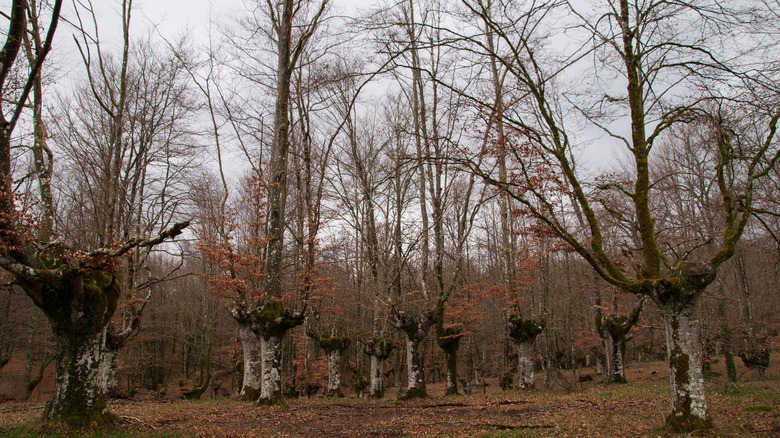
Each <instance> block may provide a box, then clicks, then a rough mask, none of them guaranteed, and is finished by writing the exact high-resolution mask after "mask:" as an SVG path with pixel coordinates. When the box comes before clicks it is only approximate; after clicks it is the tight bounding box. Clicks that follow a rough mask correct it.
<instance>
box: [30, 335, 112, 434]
mask: <svg viewBox="0 0 780 438" xmlns="http://www.w3.org/2000/svg"><path fill="white" fill-rule="evenodd" d="M104 336H105V331H101V332H98V333H83V332H79V331H72V332H68V333H56V334H55V336H54V338H55V341H56V343H57V358H56V367H57V376H56V384H55V388H54V396H53V398H52V400H51V401H50V402H49V404H48V405H47V406H46V409H45V411H44V415H43V417H44V419H46V420H54V421H61V422H64V423H66V424H69V425H72V426H90V425H92V424H94V423H97V424H103V423H107V422H112V421H114V420H115V419H116V417H115V416H114V415H113V414H110V413H109V412H108V410H107V409H106V399H105V394H104V393H103V388H102V387H101V385H100V384H99V377H100V365H101V362H102V357H101V355H102V351H101V347H102V345H103V338H104Z"/></svg>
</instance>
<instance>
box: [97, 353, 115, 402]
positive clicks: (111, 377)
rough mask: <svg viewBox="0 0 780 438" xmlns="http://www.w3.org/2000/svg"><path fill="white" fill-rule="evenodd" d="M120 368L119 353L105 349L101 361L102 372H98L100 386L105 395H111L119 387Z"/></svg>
mask: <svg viewBox="0 0 780 438" xmlns="http://www.w3.org/2000/svg"><path fill="white" fill-rule="evenodd" d="M118 366H119V351H117V350H114V349H111V348H104V350H103V358H102V360H101V361H100V370H99V372H98V386H100V388H101V391H103V393H104V394H111V393H113V392H115V391H116V389H117V387H119V376H118V374H117V367H118Z"/></svg>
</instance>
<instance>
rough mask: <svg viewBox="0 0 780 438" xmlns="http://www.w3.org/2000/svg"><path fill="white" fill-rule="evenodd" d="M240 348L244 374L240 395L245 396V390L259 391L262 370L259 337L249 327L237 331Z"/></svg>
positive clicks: (242, 327)
mask: <svg viewBox="0 0 780 438" xmlns="http://www.w3.org/2000/svg"><path fill="white" fill-rule="evenodd" d="M238 335H239V338H240V339H241V346H242V347H243V350H244V354H243V356H244V372H243V376H244V377H243V380H242V384H241V389H240V391H241V395H244V394H245V392H246V391H245V388H252V389H253V390H255V391H260V385H261V374H262V370H263V361H262V345H261V342H260V337H259V336H257V335H256V334H255V332H253V331H252V329H251V327H249V326H248V325H247V326H243V325H242V326H241V327H240V328H239V329H238Z"/></svg>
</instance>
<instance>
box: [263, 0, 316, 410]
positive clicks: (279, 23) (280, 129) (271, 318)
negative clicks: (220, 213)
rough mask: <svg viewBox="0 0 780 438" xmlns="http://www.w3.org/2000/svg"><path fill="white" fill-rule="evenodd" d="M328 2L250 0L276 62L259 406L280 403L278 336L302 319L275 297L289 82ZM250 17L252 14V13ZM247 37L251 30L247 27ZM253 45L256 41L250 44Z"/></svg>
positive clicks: (280, 277) (279, 291)
mask: <svg viewBox="0 0 780 438" xmlns="http://www.w3.org/2000/svg"><path fill="white" fill-rule="evenodd" d="M328 4H329V1H328V0H321V1H306V0H282V1H279V2H276V3H271V2H269V3H263V2H259V1H258V2H256V5H255V6H256V8H257V10H258V11H259V12H262V13H263V14H265V16H266V17H267V18H268V19H269V23H268V26H269V27H264V26H263V25H260V24H259V23H254V24H253V23H248V24H249V25H250V26H256V27H255V29H256V30H258V31H259V32H260V33H261V34H265V35H266V36H267V37H268V38H269V40H270V41H272V42H273V43H274V47H273V49H274V51H275V55H276V63H275V64H274V65H273V67H272V71H273V76H274V84H273V87H272V89H274V90H275V97H274V111H273V115H272V118H273V139H272V141H271V145H270V160H269V162H268V163H269V164H268V168H267V175H266V177H267V178H266V179H265V182H264V185H263V189H264V190H265V192H266V195H265V199H266V202H267V215H266V231H265V235H266V237H267V243H266V245H265V248H264V267H263V270H264V278H263V280H262V288H263V293H264V296H265V299H264V302H263V305H262V306H261V308H259V311H258V316H257V322H258V323H257V324H256V325H255V331H256V332H257V333H258V334H259V335H260V336H262V344H261V360H262V363H263V366H262V382H261V387H260V398H259V399H258V403H260V404H272V405H273V404H284V399H283V397H282V382H281V372H280V365H281V345H282V344H281V342H282V337H283V336H284V335H285V333H287V331H288V330H290V329H291V328H293V327H296V326H298V325H300V324H301V323H303V315H302V314H301V313H299V312H291V311H290V310H289V309H285V306H284V304H283V302H282V300H281V298H282V295H283V290H284V281H285V280H284V274H285V269H284V247H285V231H286V229H287V218H286V212H287V192H288V181H287V176H288V162H289V153H290V147H291V144H290V141H291V135H292V132H291V126H292V125H291V112H292V111H291V108H292V94H291V90H292V81H293V77H294V72H295V70H296V69H297V68H299V67H300V62H301V61H302V57H303V54H304V52H305V50H306V48H307V45H308V44H309V43H310V41H311V39H312V37H313V36H314V35H315V33H316V32H317V30H318V28H319V26H320V24H321V23H322V20H323V19H324V18H325V14H326V12H327V9H328ZM255 17H256V16H255ZM249 30H250V31H251V32H252V34H253V35H256V33H255V30H253V29H249ZM255 43H258V42H255Z"/></svg>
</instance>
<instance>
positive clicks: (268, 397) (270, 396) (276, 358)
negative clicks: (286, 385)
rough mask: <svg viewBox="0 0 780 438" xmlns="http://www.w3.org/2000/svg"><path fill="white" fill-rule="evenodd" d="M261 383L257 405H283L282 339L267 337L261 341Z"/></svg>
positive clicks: (279, 337)
mask: <svg viewBox="0 0 780 438" xmlns="http://www.w3.org/2000/svg"><path fill="white" fill-rule="evenodd" d="M261 358H262V369H263V372H262V382H261V384H260V398H259V399H258V401H257V402H258V404H264V405H284V398H283V396H282V374H281V364H282V338H281V336H267V337H264V338H263V339H262V341H261Z"/></svg>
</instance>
